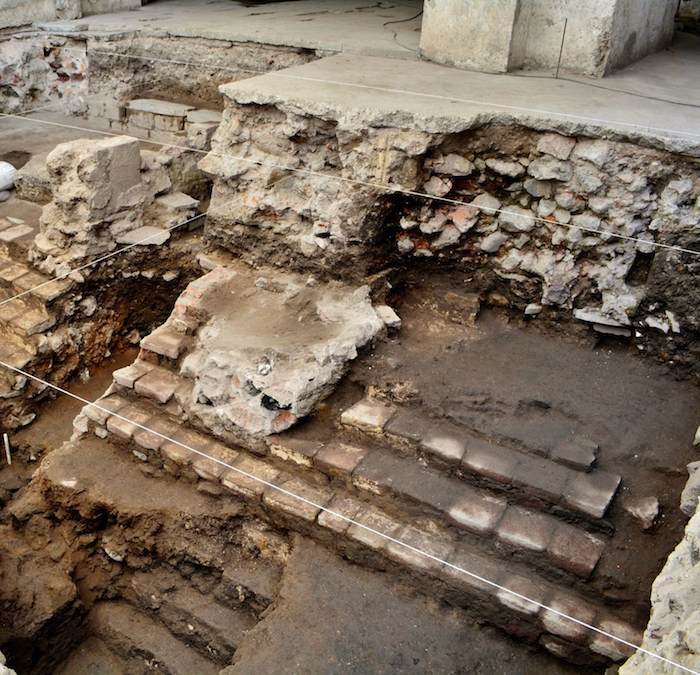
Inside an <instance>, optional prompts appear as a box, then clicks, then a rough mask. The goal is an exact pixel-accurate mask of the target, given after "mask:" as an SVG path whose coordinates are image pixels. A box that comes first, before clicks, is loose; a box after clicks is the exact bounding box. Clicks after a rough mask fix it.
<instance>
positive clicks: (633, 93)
mask: <svg viewBox="0 0 700 675" xmlns="http://www.w3.org/2000/svg"><path fill="white" fill-rule="evenodd" d="M499 74H500V75H510V76H511V77H522V78H523V79H533V80H555V81H556V80H561V81H563V82H573V83H574V84H582V85H584V86H586V87H594V88H595V89H603V90H605V91H614V92H617V93H618V94H628V95H629V96H638V97H639V98H645V99H647V100H649V101H659V102H660V103H669V104H671V105H684V106H688V107H689V108H700V104H697V103H683V102H682V101H674V100H673V99H670V98H663V97H661V96H649V95H648V94H640V93H639V92H636V91H627V90H625V89H620V88H619V87H606V86H605V85H602V84H594V83H593V82H588V81H586V80H583V81H581V80H576V79H574V78H573V77H554V76H553V75H525V74H523V73H499Z"/></svg>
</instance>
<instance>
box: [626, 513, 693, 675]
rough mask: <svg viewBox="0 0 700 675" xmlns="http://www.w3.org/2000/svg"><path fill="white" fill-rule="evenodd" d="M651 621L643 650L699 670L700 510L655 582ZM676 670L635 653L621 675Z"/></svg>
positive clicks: (644, 674) (676, 669) (655, 674)
mask: <svg viewBox="0 0 700 675" xmlns="http://www.w3.org/2000/svg"><path fill="white" fill-rule="evenodd" d="M651 603H652V608H651V618H650V619H649V624H648V625H647V629H646V631H645V633H644V640H643V642H642V647H644V648H645V649H648V650H649V651H651V652H653V653H654V654H658V655H659V656H663V657H665V658H667V659H671V660H672V661H675V662H677V663H680V664H682V665H684V666H686V667H687V668H690V669H692V670H693V671H697V670H700V629H699V626H700V511H697V512H696V513H695V515H694V516H693V517H692V518H691V520H690V522H689V523H688V526H687V527H686V530H685V536H684V537H683V541H681V542H680V544H678V546H677V547H676V549H675V551H673V553H671V555H670V556H669V557H668V560H667V561H666V564H665V565H664V568H663V570H661V573H660V574H659V576H658V577H657V578H656V580H655V581H654V585H653V587H652V591H651ZM677 672H679V671H678V668H676V667H675V666H671V665H669V664H666V663H663V662H661V661H659V660H658V659H655V658H653V657H651V656H648V655H646V654H642V653H637V654H636V655H635V656H633V657H632V658H631V659H630V660H629V661H627V663H625V664H624V665H623V666H622V668H620V675H659V674H660V673H669V675H670V674H672V673H677Z"/></svg>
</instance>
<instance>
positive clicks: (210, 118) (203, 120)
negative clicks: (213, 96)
mask: <svg viewBox="0 0 700 675" xmlns="http://www.w3.org/2000/svg"><path fill="white" fill-rule="evenodd" d="M222 116H223V113H222V112H220V111H219V110H207V109H206V108H197V109H195V110H188V111H187V115H186V118H187V122H189V123H190V124H221V118H222Z"/></svg>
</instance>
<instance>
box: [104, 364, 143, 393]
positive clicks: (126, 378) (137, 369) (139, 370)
mask: <svg viewBox="0 0 700 675" xmlns="http://www.w3.org/2000/svg"><path fill="white" fill-rule="evenodd" d="M152 369H153V364H151V363H148V362H147V361H140V360H139V361H134V363H132V364H131V365H130V366H126V368H120V369H119V370H115V371H114V373H112V377H113V378H114V381H115V382H116V383H117V384H119V385H121V386H122V387H128V388H129V389H133V388H134V383H135V382H136V380H138V379H139V377H141V376H142V375H145V374H146V373H148V372H150V371H151V370H152Z"/></svg>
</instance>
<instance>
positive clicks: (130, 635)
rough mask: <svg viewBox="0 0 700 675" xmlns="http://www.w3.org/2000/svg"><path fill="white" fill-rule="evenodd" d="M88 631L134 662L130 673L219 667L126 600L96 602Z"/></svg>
mask: <svg viewBox="0 0 700 675" xmlns="http://www.w3.org/2000/svg"><path fill="white" fill-rule="evenodd" d="M89 624H90V628H91V632H92V633H93V634H96V635H99V636H100V639H102V640H103V641H104V642H105V643H106V644H107V645H108V647H109V648H110V649H112V650H114V651H115V652H116V653H117V654H119V655H120V656H121V657H123V658H125V659H127V660H128V661H130V662H131V663H132V664H133V665H132V667H133V670H132V671H131V672H145V671H146V670H148V672H150V671H151V670H153V671H155V672H159V673H163V674H164V675H192V674H193V673H197V675H218V673H219V670H220V669H221V668H220V666H219V665H218V664H216V663H214V662H213V661H212V660H210V659H208V658H205V657H203V656H202V655H201V654H199V653H198V652H197V651H195V650H194V649H192V648H190V647H189V646H187V645H185V644H184V643H183V642H181V641H180V640H178V639H177V638H176V637H175V636H173V635H172V633H170V631H168V629H167V628H165V627H164V626H163V625H162V624H161V623H159V622H157V621H154V620H153V619H151V618H150V617H149V616H148V615H147V614H145V613H144V612H141V611H139V610H137V609H136V608H134V607H132V606H131V605H129V604H127V603H125V602H100V603H97V604H96V605H95V606H94V607H93V609H92V611H91V612H90V616H89Z"/></svg>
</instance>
